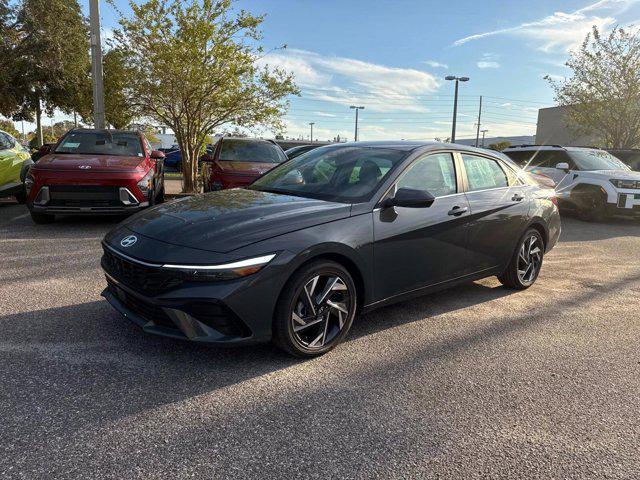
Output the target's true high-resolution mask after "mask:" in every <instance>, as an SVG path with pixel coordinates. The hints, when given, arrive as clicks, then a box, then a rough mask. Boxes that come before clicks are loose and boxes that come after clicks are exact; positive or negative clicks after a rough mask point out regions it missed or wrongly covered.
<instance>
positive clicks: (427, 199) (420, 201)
mask: <svg viewBox="0 0 640 480" xmlns="http://www.w3.org/2000/svg"><path fill="white" fill-rule="evenodd" d="M435 200H436V197H434V196H433V195H431V194H430V193H429V192H427V191H426V190H416V189H413V188H400V189H398V191H397V192H396V194H395V196H394V197H392V198H387V199H386V200H385V201H384V203H383V205H382V206H383V207H385V208H386V207H406V208H427V207H430V206H431V205H433V202H435Z"/></svg>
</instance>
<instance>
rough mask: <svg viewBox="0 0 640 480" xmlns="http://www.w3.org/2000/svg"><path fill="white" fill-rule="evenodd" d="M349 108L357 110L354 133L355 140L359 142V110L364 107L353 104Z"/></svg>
mask: <svg viewBox="0 0 640 480" xmlns="http://www.w3.org/2000/svg"><path fill="white" fill-rule="evenodd" d="M349 108H350V109H352V110H354V109H355V111H356V132H355V134H354V135H353V141H354V142H357V141H358V110H364V107H357V106H355V105H351V106H350V107H349Z"/></svg>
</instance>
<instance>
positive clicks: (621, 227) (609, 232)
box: [560, 215, 640, 243]
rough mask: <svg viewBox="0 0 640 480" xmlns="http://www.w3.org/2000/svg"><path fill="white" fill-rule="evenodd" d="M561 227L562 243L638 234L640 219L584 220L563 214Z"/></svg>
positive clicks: (639, 231) (637, 235) (639, 234)
mask: <svg viewBox="0 0 640 480" xmlns="http://www.w3.org/2000/svg"><path fill="white" fill-rule="evenodd" d="M562 227H563V231H562V235H561V237H560V242H563V243H567V242H591V241H597V240H607V239H609V238H618V237H639V236H640V221H638V220H636V219H632V218H609V219H607V220H605V221H602V222H585V221H583V220H579V219H578V218H576V217H573V216H567V215H563V216H562ZM565 227H569V228H565Z"/></svg>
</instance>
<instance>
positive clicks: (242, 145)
mask: <svg viewBox="0 0 640 480" xmlns="http://www.w3.org/2000/svg"><path fill="white" fill-rule="evenodd" d="M286 159H287V157H286V156H285V154H284V152H283V151H282V150H281V149H280V147H278V146H277V145H274V144H272V143H269V142H252V141H250V140H222V146H221V149H220V157H219V158H218V160H220V161H223V162H260V163H281V162H284V161H285V160H286Z"/></svg>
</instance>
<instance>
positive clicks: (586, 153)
mask: <svg viewBox="0 0 640 480" xmlns="http://www.w3.org/2000/svg"><path fill="white" fill-rule="evenodd" d="M569 156H570V157H571V159H572V160H573V161H574V162H575V163H576V165H577V167H578V170H629V167H628V166H627V165H625V164H624V163H623V162H622V161H621V160H618V159H617V158H616V157H614V156H613V155H611V154H610V153H609V152H605V151H604V150H570V151H569Z"/></svg>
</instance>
